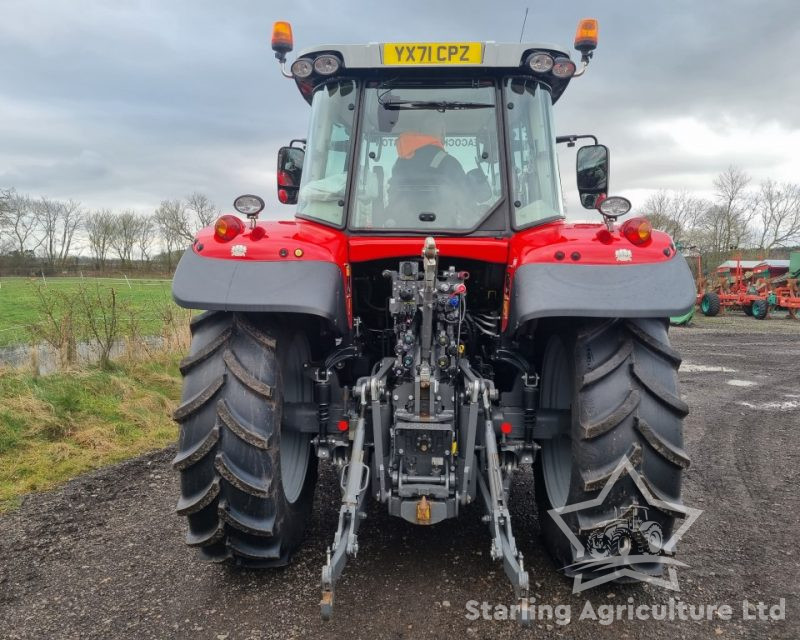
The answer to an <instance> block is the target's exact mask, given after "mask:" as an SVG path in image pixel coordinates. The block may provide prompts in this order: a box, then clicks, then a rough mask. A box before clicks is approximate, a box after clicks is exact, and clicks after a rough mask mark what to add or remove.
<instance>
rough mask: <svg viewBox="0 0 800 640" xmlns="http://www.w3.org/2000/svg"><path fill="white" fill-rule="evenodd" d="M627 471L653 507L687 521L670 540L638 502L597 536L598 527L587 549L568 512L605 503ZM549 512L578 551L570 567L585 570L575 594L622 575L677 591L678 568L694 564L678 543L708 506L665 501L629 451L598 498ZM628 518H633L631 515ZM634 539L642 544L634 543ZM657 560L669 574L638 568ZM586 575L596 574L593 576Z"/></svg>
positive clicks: (577, 577)
mask: <svg viewBox="0 0 800 640" xmlns="http://www.w3.org/2000/svg"><path fill="white" fill-rule="evenodd" d="M624 474H627V475H629V476H630V477H631V479H632V480H633V482H634V483H635V484H636V487H637V488H638V489H639V492H640V493H641V495H642V496H643V497H644V499H645V500H646V502H647V505H648V506H650V507H655V508H657V509H659V510H661V511H667V512H670V513H675V514H677V515H678V516H679V517H682V518H683V523H682V524H681V526H680V527H679V528H678V530H677V531H674V532H673V534H672V536H671V537H670V539H669V540H668V541H666V543H664V542H663V539H662V537H661V528H660V526H659V525H658V523H656V522H648V521H646V520H645V521H641V520H640V519H638V515H637V512H638V511H639V510H642V511H644V512H645V513H646V510H647V508H646V507H644V506H640V505H632V507H631V509H629V510H628V512H626V514H621V517H620V518H619V519H616V520H615V521H613V522H611V523H608V524H607V525H604V531H602V532H599V533H600V535H597V534H598V532H593V533H592V535H591V536H589V541H588V542H589V545H590V547H591V548H590V549H587V548H586V546H584V544H583V543H582V542H581V541H580V540H579V539H578V537H577V536H576V535H575V533H574V532H573V531H572V529H570V527H569V525H568V524H567V523H566V522H565V521H564V517H563V516H564V515H566V514H568V513H573V512H576V511H581V510H582V509H589V508H592V507H597V506H600V505H602V504H603V502H604V501H605V499H606V497H607V496H608V494H609V493H610V492H611V490H612V489H613V488H614V485H615V484H616V482H617V481H618V480H619V479H620V478H621V477H622V476H623V475H624ZM548 513H549V514H550V517H551V518H553V520H554V521H555V523H556V524H557V525H558V527H559V529H561V531H562V532H563V533H564V535H565V536H567V538H568V539H569V541H570V544H571V545H572V547H573V548H574V549H575V556H576V558H577V559H578V562H576V563H575V564H573V565H570V568H573V569H579V571H578V572H577V573H576V574H575V579H574V582H573V585H572V593H580V592H581V591H586V590H587V589H591V588H592V587H596V586H599V585H601V584H604V583H606V582H611V581H613V580H616V579H617V578H622V577H627V578H632V579H634V580H638V581H641V582H648V583H650V584H654V585H657V586H660V587H663V588H665V589H670V590H672V591H680V585H679V584H678V574H677V571H676V567H686V566H688V565H686V564H684V563H682V562H680V561H678V560H676V559H675V558H673V557H671V556H672V555H673V554H674V553H675V547H676V545H677V544H678V542H679V541H680V540H681V538H682V537H683V536H684V535H685V534H686V532H687V531H688V530H689V527H691V526H692V525H693V524H694V522H695V520H697V518H699V517H700V514H702V513H703V511H702V509H693V508H691V507H686V506H684V505H682V504H676V503H674V502H669V501H666V500H661V499H659V498H657V497H656V496H654V495H653V492H652V491H651V490H650V488H649V487H648V486H647V483H646V482H645V480H644V478H642V476H641V475H640V474H639V473H638V472H637V471H636V469H635V467H634V465H633V464H632V463H631V461H630V459H629V458H628V456H624V457H623V458H622V460H620V463H619V464H618V465H617V467H616V469H614V473H612V474H611V477H609V479H608V482H606V484H605V486H604V487H603V490H602V491H601V492H600V494H599V495H598V496H597V497H596V498H594V499H592V500H585V501H583V502H579V503H577V504H573V505H567V506H564V507H558V508H556V509H550V511H548ZM626 517H628V519H627V520H626ZM634 540H635V541H636V543H634ZM637 544H638V546H640V547H645V548H644V552H641V553H634V554H631V553H630V552H631V551H632V550H633V547H634V546H636V545H637ZM609 549H611V550H612V553H609ZM654 563H660V564H663V565H665V566H666V567H667V574H668V578H663V577H658V576H651V575H648V574H646V573H643V572H642V571H637V570H636V566H637V565H639V564H651V565H652V564H654ZM565 568H566V567H565ZM600 570H603V573H602V574H601V575H599V576H597V577H591V573H595V572H597V571H600ZM585 574H590V575H589V576H588V579H587V575H585Z"/></svg>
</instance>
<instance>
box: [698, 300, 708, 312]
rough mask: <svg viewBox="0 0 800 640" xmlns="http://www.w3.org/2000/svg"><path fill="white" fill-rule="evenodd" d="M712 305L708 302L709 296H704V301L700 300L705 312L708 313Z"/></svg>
mask: <svg viewBox="0 0 800 640" xmlns="http://www.w3.org/2000/svg"><path fill="white" fill-rule="evenodd" d="M709 307H710V305H709V302H708V298H703V300H702V302H700V309H701V310H702V312H703V313H706V312H707V311H708V309H709Z"/></svg>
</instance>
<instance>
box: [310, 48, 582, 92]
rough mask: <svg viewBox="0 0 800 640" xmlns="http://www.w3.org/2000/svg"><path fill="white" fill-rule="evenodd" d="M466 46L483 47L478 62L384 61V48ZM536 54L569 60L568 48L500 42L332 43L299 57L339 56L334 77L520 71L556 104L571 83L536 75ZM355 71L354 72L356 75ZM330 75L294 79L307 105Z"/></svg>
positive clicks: (466, 74)
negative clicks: (543, 87)
mask: <svg viewBox="0 0 800 640" xmlns="http://www.w3.org/2000/svg"><path fill="white" fill-rule="evenodd" d="M443 44H444V45H467V44H474V45H479V46H480V51H481V54H480V61H479V62H474V61H473V62H460V63H459V64H442V63H438V62H430V63H425V62H415V63H414V64H408V65H404V64H390V63H388V62H386V61H384V48H385V47H387V46H391V47H397V46H399V47H407V46H414V47H419V48H422V47H429V46H430V47H438V46H442V45H443ZM534 51H544V52H547V53H550V54H551V55H552V56H553V57H564V58H569V57H570V55H569V49H568V48H567V47H563V46H560V45H555V44H551V43H533V42H521V43H498V42H491V41H487V42H478V43H467V42H463V43H458V42H448V43H436V42H434V43H431V42H397V43H394V42H393V43H385V42H372V43H369V44H362V45H355V44H331V45H320V46H316V47H309V48H307V49H303V50H302V51H300V52H299V53H298V54H297V58H298V59H299V58H309V59H313V58H316V57H317V56H319V55H322V54H324V53H332V54H335V55H337V56H338V57H339V58H340V59H341V61H342V67H341V69H340V70H339V71H338V72H337V73H336V74H334V75H333V76H332V77H334V78H335V77H348V76H349V77H352V76H353V75H359V76H366V77H370V78H377V79H380V78H381V77H384V76H386V77H392V78H398V77H404V76H405V77H420V76H426V77H431V76H441V77H446V76H452V77H464V76H471V75H478V74H479V73H483V74H486V73H487V72H489V73H491V72H496V71H504V72H508V71H512V70H515V69H516V70H519V71H520V72H521V73H522V74H524V75H528V74H530V75H531V76H532V77H535V78H536V79H537V80H540V81H541V82H543V83H544V84H546V85H548V86H549V87H550V88H551V91H552V94H553V102H555V101H556V100H557V99H558V98H559V97H560V96H561V94H562V93H563V92H564V90H565V89H566V87H567V85H568V84H569V80H570V79H569V78H567V79H559V78H556V77H554V76H551V75H549V74H544V75H535V74H533V72H532V71H531V69H530V68H529V67H528V65H527V64H526V61H527V59H528V56H529V55H530V54H531V53H532V52H534ZM353 72H355V73H353ZM330 78H331V76H327V77H324V78H323V77H319V76H314V75H312V76H310V77H308V78H305V79H300V78H295V81H296V82H297V86H298V89H300V93H301V94H302V95H303V97H304V98H305V99H306V101H307V102H309V103H310V102H311V98H312V95H313V91H314V88H315V87H316V86H318V85H319V84H321V83H322V82H327V81H328V80H329V79H330Z"/></svg>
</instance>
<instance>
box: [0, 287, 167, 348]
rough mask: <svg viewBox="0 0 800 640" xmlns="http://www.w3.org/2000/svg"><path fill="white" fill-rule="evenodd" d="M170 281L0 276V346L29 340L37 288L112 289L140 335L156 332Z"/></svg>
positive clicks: (36, 315) (103, 291) (37, 315)
mask: <svg viewBox="0 0 800 640" xmlns="http://www.w3.org/2000/svg"><path fill="white" fill-rule="evenodd" d="M170 284H171V283H170V281H169V280H140V279H133V278H131V279H130V280H126V279H124V278H86V279H82V278H47V279H46V280H42V279H41V278H0V346H6V345H10V344H23V343H28V342H31V340H32V334H31V325H34V324H36V323H37V322H39V321H40V320H41V311H40V302H39V294H38V291H39V290H40V289H41V290H42V291H43V292H44V293H45V295H47V294H48V293H53V292H60V293H63V294H65V295H77V294H78V291H79V289H80V287H81V286H84V287H89V288H92V289H93V288H94V287H99V288H100V290H101V295H104V294H106V295H107V294H108V292H109V291H110V290H111V289H114V291H115V293H116V297H117V302H118V305H119V306H120V308H121V310H124V311H123V314H125V313H127V314H128V315H131V314H135V315H136V317H137V318H138V320H139V324H140V326H139V330H140V331H141V332H142V334H144V335H157V334H159V333H160V331H161V329H162V327H163V324H164V318H163V310H164V308H165V307H167V306H169V305H172V304H173V303H172V296H171V293H170ZM86 337H88V336H79V338H86Z"/></svg>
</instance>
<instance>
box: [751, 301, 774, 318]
mask: <svg viewBox="0 0 800 640" xmlns="http://www.w3.org/2000/svg"><path fill="white" fill-rule="evenodd" d="M750 310H751V311H752V315H753V317H754V318H755V319H756V320H763V319H764V318H766V317H767V312H768V311H769V305H767V301H766V300H753V305H752V306H751V307H750Z"/></svg>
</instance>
